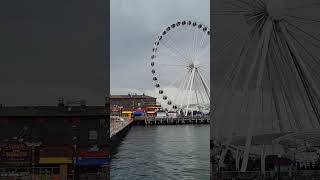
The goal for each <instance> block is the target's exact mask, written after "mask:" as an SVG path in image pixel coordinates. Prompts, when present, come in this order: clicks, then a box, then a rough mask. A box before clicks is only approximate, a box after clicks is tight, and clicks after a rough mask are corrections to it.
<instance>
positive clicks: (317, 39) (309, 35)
mask: <svg viewBox="0 0 320 180" xmlns="http://www.w3.org/2000/svg"><path fill="white" fill-rule="evenodd" d="M286 23H287V24H288V25H290V26H291V27H294V28H295V29H297V30H299V31H300V32H302V33H304V34H305V35H307V36H308V37H309V38H312V39H313V40H315V41H317V42H320V39H319V38H317V37H315V36H313V35H312V34H310V33H308V32H306V31H305V30H303V29H302V28H300V27H298V26H297V25H294V24H292V23H290V22H288V21H286Z"/></svg>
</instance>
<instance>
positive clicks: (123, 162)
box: [110, 125, 210, 180]
mask: <svg viewBox="0 0 320 180" xmlns="http://www.w3.org/2000/svg"><path fill="white" fill-rule="evenodd" d="M209 133H210V128H209V125H177V126H173V125H170V126H157V127H155V126H148V127H143V126H134V127H132V129H131V130H130V131H129V133H128V135H127V136H126V138H125V139H124V140H123V141H122V143H121V144H120V146H119V148H118V149H117V150H116V153H115V154H114V155H113V157H112V161H111V172H110V174H111V179H121V180H122V179H130V180H135V179H137V180H144V179H146V180H150V179H151V180H152V179H154V180H163V179H172V180H175V179H177V180H178V179H179V180H180V179H186V180H189V179H190V180H193V179H197V180H198V179H201V180H202V179H203V180H206V179H209V178H210V164H209V163H210V160H209Z"/></svg>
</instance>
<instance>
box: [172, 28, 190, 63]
mask: <svg viewBox="0 0 320 180" xmlns="http://www.w3.org/2000/svg"><path fill="white" fill-rule="evenodd" d="M167 36H168V37H169V40H170V43H172V44H173V47H174V48H175V49H176V50H177V51H178V52H179V54H180V55H181V56H182V57H183V58H184V59H185V60H189V61H190V57H188V56H187V53H186V52H185V50H183V49H179V48H178V47H176V45H175V44H176V43H175V42H174V38H172V37H171V35H169V33H168V34H167Z"/></svg>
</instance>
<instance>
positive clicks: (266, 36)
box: [240, 19, 273, 172]
mask: <svg viewBox="0 0 320 180" xmlns="http://www.w3.org/2000/svg"><path fill="white" fill-rule="evenodd" d="M267 21H268V22H266V25H265V27H264V31H263V35H262V37H261V38H260V40H259V44H258V49H257V52H256V54H255V56H254V63H256V62H258V60H260V68H259V72H258V73H259V74H258V79H257V83H256V86H257V87H256V88H257V89H256V95H257V96H253V97H258V95H259V90H260V85H261V80H262V74H263V72H264V69H263V68H264V64H265V61H266V57H267V52H268V46H269V42H270V35H271V30H272V27H273V24H272V21H271V20H270V19H268V20H267ZM259 58H260V59H259ZM251 70H253V68H252V69H251ZM252 72H253V71H250V72H249V75H250V76H248V79H247V81H246V83H245V87H244V88H245V90H246V91H247V90H248V86H249V81H250V78H251V74H252ZM253 103H254V104H253V107H254V108H256V107H257V105H258V100H257V99H254V101H253ZM255 113H256V112H255V111H253V112H252V113H251V116H250V117H249V118H250V120H249V121H250V123H249V129H248V133H247V137H246V144H245V151H244V157H243V161H242V165H241V170H240V171H241V172H245V171H246V170H247V165H248V158H249V152H250V146H251V141H252V133H253V129H254V128H255V121H256V120H255V117H256V116H255Z"/></svg>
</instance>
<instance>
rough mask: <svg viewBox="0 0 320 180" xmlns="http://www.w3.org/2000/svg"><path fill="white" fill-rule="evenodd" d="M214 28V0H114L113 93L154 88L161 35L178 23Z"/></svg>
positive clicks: (112, 12)
mask: <svg viewBox="0 0 320 180" xmlns="http://www.w3.org/2000/svg"><path fill="white" fill-rule="evenodd" d="M185 19H191V20H196V21H199V22H203V23H205V24H206V25H207V26H209V25H210V0H134V1H133V0H111V20H110V21H111V32H110V33H111V34H110V36H111V37H110V40H111V42H110V44H111V50H110V53H111V59H110V63H111V64H110V75H111V84H110V89H111V94H127V93H128V92H137V93H142V92H146V93H147V92H148V91H150V90H152V89H153V87H154V85H153V83H152V76H151V72H150V56H151V53H152V51H151V50H152V47H153V43H154V40H155V38H156V37H157V34H158V33H159V32H161V31H162V29H163V28H164V27H166V26H168V25H170V24H172V23H174V22H176V21H178V20H185Z"/></svg>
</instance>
